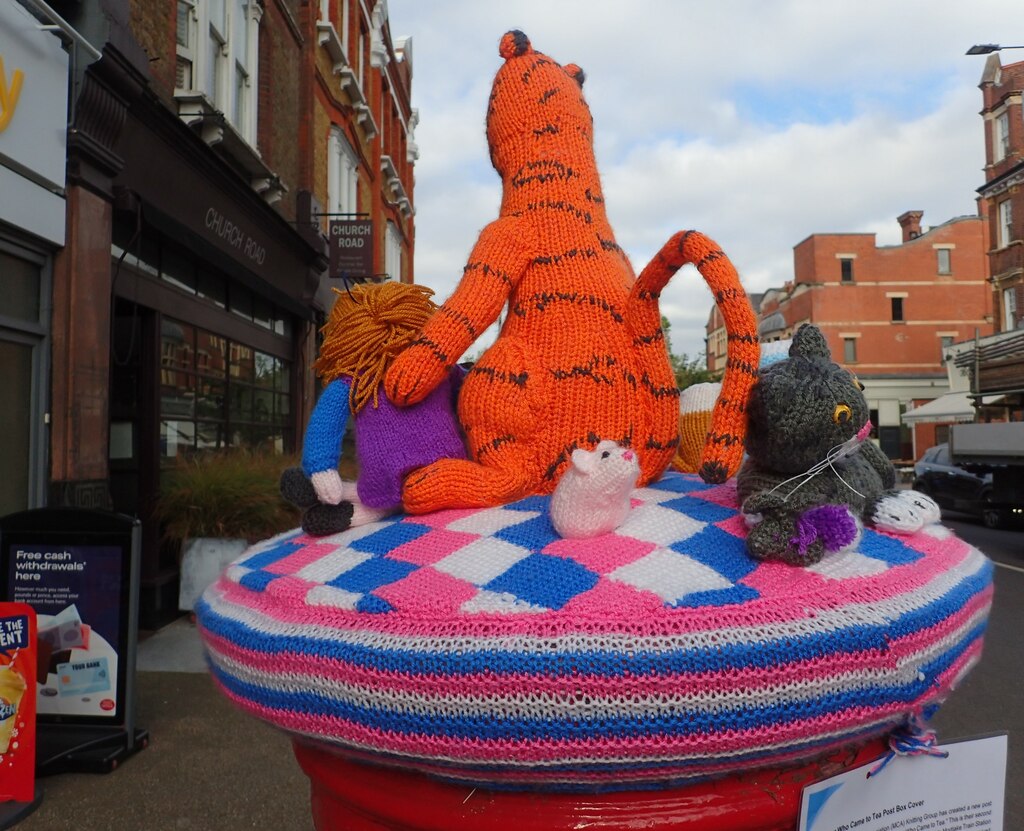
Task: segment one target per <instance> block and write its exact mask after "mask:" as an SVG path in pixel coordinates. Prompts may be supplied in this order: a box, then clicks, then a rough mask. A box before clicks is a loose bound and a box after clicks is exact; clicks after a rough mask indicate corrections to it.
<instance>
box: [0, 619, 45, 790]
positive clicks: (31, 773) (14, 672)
mask: <svg viewBox="0 0 1024 831" xmlns="http://www.w3.org/2000/svg"><path fill="white" fill-rule="evenodd" d="M35 641H36V632H35V615H33V614H32V610H31V609H30V608H29V607H28V606H25V605H24V604H22V603H0V802H8V801H10V800H14V801H16V802H31V801H32V799H33V797H34V792H35V768H36V746H35V730H36V715H35V711H36V698H35V696H34V695H32V693H31V690H32V687H34V686H35V677H36V651H35Z"/></svg>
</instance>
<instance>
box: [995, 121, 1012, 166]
mask: <svg viewBox="0 0 1024 831" xmlns="http://www.w3.org/2000/svg"><path fill="white" fill-rule="evenodd" d="M992 130H993V132H992V140H993V147H992V159H993V161H997V162H1001V161H1002V160H1003V159H1005V158H1006V156H1007V154H1008V153H1009V152H1010V114H1009V113H1008V112H1007V111H1006V110H1004V111H1003V112H1001V113H999V115H997V116H996V117H995V121H994V123H993V128H992Z"/></svg>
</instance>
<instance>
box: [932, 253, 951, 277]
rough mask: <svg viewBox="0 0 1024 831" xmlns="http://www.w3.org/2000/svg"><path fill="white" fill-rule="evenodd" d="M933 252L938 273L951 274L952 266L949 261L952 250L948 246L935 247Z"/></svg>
mask: <svg viewBox="0 0 1024 831" xmlns="http://www.w3.org/2000/svg"><path fill="white" fill-rule="evenodd" d="M935 254H936V257H937V258H938V272H939V274H952V273H953V268H952V264H951V262H950V259H951V254H952V252H951V251H950V250H949V249H948V248H936V249H935Z"/></svg>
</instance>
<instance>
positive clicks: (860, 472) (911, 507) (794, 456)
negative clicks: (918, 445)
mask: <svg viewBox="0 0 1024 831" xmlns="http://www.w3.org/2000/svg"><path fill="white" fill-rule="evenodd" d="M862 389H863V387H862V386H861V385H860V383H859V382H858V381H857V379H856V378H855V377H854V376H853V375H852V374H851V373H850V372H849V371H847V370H846V369H843V368H842V367H840V366H838V365H837V364H834V363H833V362H832V356H831V354H830V353H829V349H828V343H827V341H826V340H825V337H824V335H822V333H821V331H820V330H819V329H817V328H816V327H814V326H811V325H810V324H804V325H803V326H801V327H800V329H799V330H798V331H797V333H796V335H795V336H794V337H793V345H792V346H791V347H790V350H789V358H787V359H785V360H782V361H779V362H777V363H775V364H772V365H771V366H769V367H768V368H766V369H764V370H763V371H762V372H761V375H760V377H759V379H758V381H757V383H756V385H755V386H754V389H753V391H752V392H751V398H750V402H749V418H750V426H749V429H748V434H747V453H748V457H747V459H746V460H745V461H744V463H743V467H742V468H741V469H740V472H739V475H738V478H737V489H738V491H739V498H740V500H741V503H742V510H743V513H744V514H745V515H746V518H747V522H748V524H749V525H751V526H752V527H751V528H750V533H749V535H748V537H747V549H748V550H749V551H750V553H751V554H752V555H753V556H754V557H756V558H758V559H761V560H782V561H784V562H787V563H792V564H797V565H811V564H813V563H816V562H818V561H819V560H820V559H821V558H822V557H823V556H824V554H825V553H826V552H828V551H837V550H840V549H843V548H845V547H848V546H849V545H851V544H852V543H855V542H856V540H857V539H858V538H859V536H860V532H861V527H862V526H861V524H860V523H861V521H865V522H870V523H871V524H873V525H874V526H875V527H876V528H879V529H881V530H884V531H891V532H895V533H902V534H909V533H913V532H915V531H917V530H919V529H920V528H921V527H923V526H924V525H926V524H928V523H931V522H937V521H938V519H939V508H938V506H937V505H936V504H935V502H934V501H933V500H932V499H931V498H930V497H927V496H925V495H924V494H921V493H918V492H916V491H901V490H896V489H895V488H894V485H895V482H896V472H895V469H894V468H893V466H892V462H890V461H889V459H888V458H886V456H885V454H883V453H882V451H881V450H880V449H879V448H878V447H877V446H876V445H875V444H874V443H873V442H871V441H869V440H867V438H868V434H869V433H870V431H871V422H870V420H869V412H868V404H867V401H866V400H865V399H864V395H863V393H862V392H861V390H862Z"/></svg>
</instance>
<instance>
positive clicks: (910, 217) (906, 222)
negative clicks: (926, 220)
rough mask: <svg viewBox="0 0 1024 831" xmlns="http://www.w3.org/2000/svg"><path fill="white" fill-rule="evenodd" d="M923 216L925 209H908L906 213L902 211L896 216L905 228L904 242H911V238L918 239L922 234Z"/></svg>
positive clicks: (901, 226)
mask: <svg viewBox="0 0 1024 831" xmlns="http://www.w3.org/2000/svg"><path fill="white" fill-rule="evenodd" d="M922 216H924V211H907V212H906V213H902V214H900V215H899V216H898V217H896V221H897V222H898V223H899V224H900V228H902V229H903V241H904V242H910V240H912V239H917V238H918V237H919V236H921V217H922Z"/></svg>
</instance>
